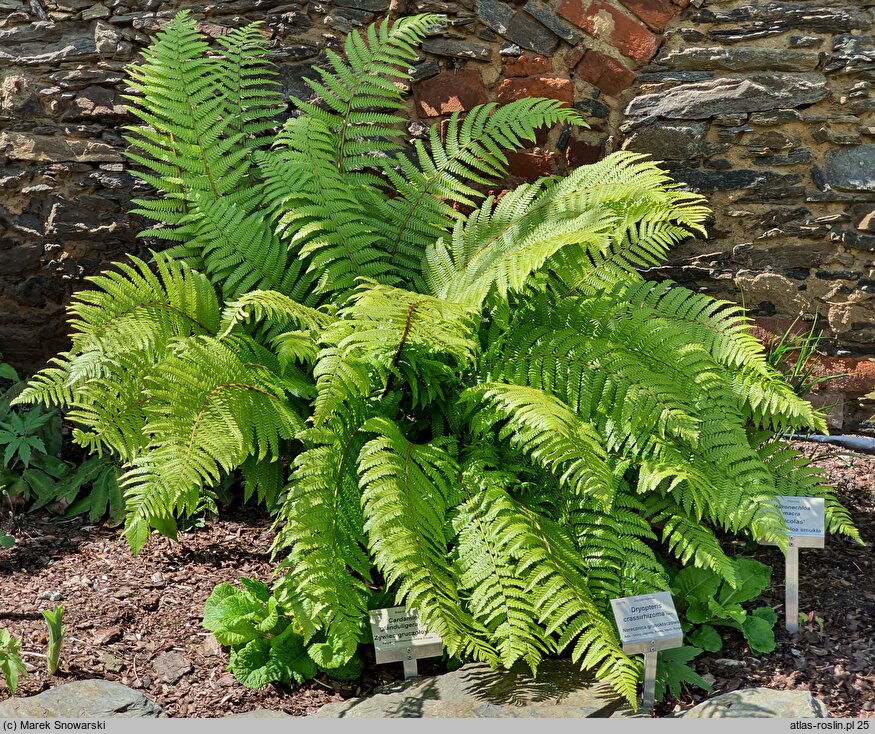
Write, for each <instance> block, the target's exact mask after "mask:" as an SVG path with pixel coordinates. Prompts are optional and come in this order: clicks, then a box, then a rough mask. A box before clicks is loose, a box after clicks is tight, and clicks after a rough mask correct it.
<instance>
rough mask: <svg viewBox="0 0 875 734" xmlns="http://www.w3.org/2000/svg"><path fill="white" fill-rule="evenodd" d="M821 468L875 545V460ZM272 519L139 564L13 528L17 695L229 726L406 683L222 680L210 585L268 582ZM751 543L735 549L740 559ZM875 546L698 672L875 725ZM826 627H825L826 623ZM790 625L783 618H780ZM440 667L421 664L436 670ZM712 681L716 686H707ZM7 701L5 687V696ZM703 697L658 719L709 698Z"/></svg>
mask: <svg viewBox="0 0 875 734" xmlns="http://www.w3.org/2000/svg"><path fill="white" fill-rule="evenodd" d="M804 450H805V452H806V453H807V454H808V455H809V456H813V457H815V458H816V461H817V463H818V464H820V465H821V466H824V467H825V468H826V469H827V471H828V475H829V478H830V480H831V481H832V482H833V483H834V485H835V486H836V487H837V488H838V489H839V496H840V497H841V499H842V501H843V502H844V503H845V505H846V506H847V507H848V508H849V510H850V511H851V514H852V515H853V518H854V520H855V522H856V523H857V526H858V528H859V530H860V532H861V534H862V536H863V538H864V539H865V540H867V541H869V542H871V541H872V539H873V538H875V487H873V484H875V457H872V456H863V455H860V454H854V453H850V452H846V451H840V450H837V449H834V448H826V447H823V446H808V445H805V446H804ZM270 528H271V521H270V519H269V518H267V517H266V516H265V515H264V514H263V513H262V512H260V511H258V510H255V509H250V508H246V509H243V510H235V511H231V512H228V513H226V514H225V516H224V517H222V518H221V519H211V520H208V521H207V522H206V524H205V525H204V527H200V528H193V529H192V530H191V531H189V532H187V533H184V534H181V535H180V541H179V542H177V543H172V542H170V541H168V540H166V539H163V538H159V537H152V538H150V540H149V541H148V543H147V544H146V546H145V548H144V549H143V551H142V553H141V554H140V555H139V556H137V557H134V556H132V555H131V552H130V550H129V549H128V546H127V544H126V543H125V541H124V539H122V538H121V537H120V533H119V531H118V529H111V528H106V527H101V526H94V525H89V524H88V523H87V522H86V521H84V520H81V519H80V520H72V521H67V522H60V523H59V522H56V521H54V520H53V519H52V518H51V517H50V516H48V515H46V514H43V513H37V514H34V515H25V516H21V517H18V518H16V520H15V521H14V523H13V524H11V525H10V523H8V522H7V523H4V526H3V527H2V528H0V530H6V531H7V532H11V533H12V534H13V535H15V536H16V538H17V541H18V544H17V545H16V546H15V547H14V548H13V549H11V550H8V551H4V550H0V627H6V628H8V629H9V630H10V631H11V632H13V634H17V635H20V636H21V637H22V638H23V642H22V650H23V651H24V652H25V653H26V655H25V661H26V663H27V664H28V669H29V671H28V676H27V677H26V678H24V679H23V680H22V682H21V684H20V686H19V691H18V695H20V696H29V695H33V694H35V693H39V692H40V691H43V690H46V689H47V688H50V687H52V686H54V685H57V684H59V683H62V682H66V681H70V680H76V679H83V678H103V679H106V680H114V681H119V682H120V683H123V684H125V685H128V686H131V687H133V688H137V689H140V690H142V691H143V692H144V693H145V694H146V695H147V696H148V697H149V698H151V699H152V700H153V701H155V702H156V703H158V704H159V705H160V706H161V707H162V708H163V709H164V710H165V712H166V713H167V715H169V716H179V717H194V716H224V715H227V714H231V713H237V712H244V711H249V710H252V709H256V708H271V709H276V710H282V711H285V712H287V713H290V714H295V715H304V714H308V713H311V712H313V711H315V710H317V709H318V708H319V707H320V706H321V705H323V704H325V703H328V702H330V701H333V700H338V699H340V698H344V697H350V696H355V695H364V694H367V693H368V692H369V691H370V690H372V689H373V688H374V687H375V686H376V685H380V684H382V683H385V682H388V681H390V680H393V679H395V678H397V677H400V675H401V665H400V664H397V665H388V666H380V667H376V666H374V665H373V664H372V660H370V659H369V660H367V666H366V671H365V674H364V675H363V676H362V677H361V678H360V679H359V680H357V681H353V682H350V683H339V682H335V681H328V680H327V679H324V678H323V679H321V680H317V681H311V682H310V683H308V684H306V685H304V686H302V687H300V688H297V689H294V690H292V689H284V688H281V687H274V686H271V687H268V688H264V689H260V690H252V689H248V688H245V687H243V686H241V685H240V684H239V683H237V681H236V680H235V679H234V677H233V676H232V675H230V674H228V673H226V672H225V667H226V665H227V661H228V656H227V653H226V652H225V651H224V650H222V648H220V647H219V646H218V645H217V644H216V642H215V640H214V639H213V638H212V635H211V634H210V633H208V632H206V630H204V629H203V628H202V627H201V625H200V621H201V616H202V613H203V605H204V601H205V600H206V598H207V596H208V595H209V593H210V591H211V590H212V588H213V586H215V585H216V584H217V583H220V582H223V581H225V582H234V581H235V580H236V579H237V578H238V577H240V576H252V577H255V578H258V579H262V580H265V581H267V580H269V578H270V574H271V571H272V570H273V567H274V566H273V564H272V563H271V562H270V560H269V557H268V549H269V546H270V542H271V538H272V533H271V529H270ZM741 549H742V548H741V546H740V545H739V546H736V547H733V548H729V550H733V551H739V550H741ZM753 555H755V556H756V557H757V558H758V559H759V560H762V561H764V562H766V563H769V564H770V565H771V566H772V567H773V568H774V573H773V575H772V584H771V586H770V588H769V589H768V590H767V591H766V594H765V598H764V600H763V603H766V604H769V605H772V606H775V607H780V608H779V611H781V612H782V611H783V559H782V557H781V555H780V552H779V551H778V550H777V549H775V548H768V547H758V548H756V549H754V550H753ZM872 559H873V556H872V551H871V548H869V547H866V548H863V547H860V546H857V545H854V544H853V543H851V542H850V541H847V540H845V539H843V538H839V539H837V538H829V539H828V541H827V544H826V548H824V549H822V550H818V549H810V550H809V549H804V550H802V551H801V553H800V568H801V574H800V576H801V579H800V582H801V583H800V587H801V588H800V610H802V611H804V612H806V613H810V616H811V618H812V622H811V623H810V624H809V625H806V627H807V629H804V630H803V631H802V632H800V633H799V634H798V635H795V636H791V635H789V634H788V633H787V632H786V631H783V630H782V629H781V630H779V631H778V635H777V637H778V648H777V649H776V650H775V652H773V653H771V654H769V655H765V656H760V657H755V656H752V655H751V654H750V653H749V651H748V650H747V649H746V647H745V646H744V644H743V640H742V638H741V637H740V636H738V635H736V634H735V633H733V634H732V635H730V636H728V638H727V640H726V642H725V645H724V648H723V650H721V651H720V652H719V653H716V654H712V655H704V654H703V655H701V656H699V657H698V658H697V659H696V660H695V661H694V664H695V668H696V670H697V671H698V672H699V673H700V674H703V675H705V676H706V677H709V676H710V677H712V678H713V685H714V692H715V693H723V692H727V691H731V690H735V689H736V688H743V687H749V686H766V687H770V688H778V689H808V690H811V692H812V693H813V694H814V695H816V696H817V697H818V698H821V699H822V700H823V701H824V702H825V703H826V704H827V706H828V708H829V711H830V713H831V714H832V715H833V716H872V717H875V590H873V588H872V584H871V582H872V578H873V572H875V565H873V560H872ZM56 604H63V605H64V608H65V615H64V621H65V624H66V626H67V628H68V633H67V639H66V641H65V647H64V650H63V653H62V657H61V672H60V674H59V675H58V676H56V677H54V678H52V677H50V676H48V675H47V673H46V671H45V666H44V665H43V660H42V659H41V658H40V657H38V655H39V654H40V653H43V652H45V624H44V623H43V620H42V617H41V616H40V614H39V610H40V609H48V608H51V607H53V606H54V605H56ZM817 617H820V618H822V620H823V630H822V632H821V630H820V629H819V624H818V622H817V621H816V618H817ZM781 622H782V623H783V619H782V620H781ZM441 669H442V665H441V663H440V661H438V660H433V661H421V663H420V670H421V671H422V672H424V673H426V674H428V673H434V672H440V671H441ZM709 679H710V678H709ZM7 695H8V692H7V691H6V690H5V689H4V688H2V684H0V699H2V698H5V697H6V696H7ZM705 697H706V696H705V694H704V693H702V692H701V691H698V690H692V691H690V692H688V694H687V695H686V696H685V697H684V698H683V699H682V700H680V701H669V702H665V703H663V704H661V705H660V706H659V707H658V710H657V713H658V714H665V713H668V712H670V711H673V710H681V709H683V708H687V707H689V706H691V705H693V704H695V703H697V702H699V701H701V700H702V699H703V698H705Z"/></svg>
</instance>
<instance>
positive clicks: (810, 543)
mask: <svg viewBox="0 0 875 734" xmlns="http://www.w3.org/2000/svg"><path fill="white" fill-rule="evenodd" d="M777 499H778V508H779V509H780V510H781V515H782V516H783V517H784V522H785V523H786V524H787V556H786V558H785V559H784V613H785V616H786V619H785V621H784V626H785V627H786V628H787V631H788V632H798V631H799V549H800V548H823V543H824V538H825V537H826V523H825V519H824V518H825V514H824V503H823V498H822V497H791V496H788V495H778V498H777ZM760 542H761V543H762V544H763V545H775V544H774V543H772V542H769V541H760Z"/></svg>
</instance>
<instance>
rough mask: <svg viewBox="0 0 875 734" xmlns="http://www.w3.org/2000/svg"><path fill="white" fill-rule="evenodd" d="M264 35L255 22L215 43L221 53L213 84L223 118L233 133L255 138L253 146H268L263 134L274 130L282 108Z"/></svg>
mask: <svg viewBox="0 0 875 734" xmlns="http://www.w3.org/2000/svg"><path fill="white" fill-rule="evenodd" d="M268 33H269V30H268V29H267V26H266V25H265V24H264V23H262V22H256V23H250V24H249V25H246V26H243V27H242V28H232V29H231V30H230V31H229V32H228V33H226V34H225V35H222V36H219V37H218V38H217V39H216V44H217V45H218V46H219V47H220V48H221V49H222V51H223V53H221V54H219V55H218V56H217V57H216V58H217V65H218V66H219V71H218V72H217V74H216V84H217V86H218V88H219V90H220V95H221V97H222V98H223V99H224V100H225V102H226V112H225V114H226V115H227V116H228V118H229V120H230V121H231V122H232V123H233V124H235V125H236V129H237V131H239V132H241V133H243V134H244V135H245V136H252V137H254V138H255V139H254V140H253V141H252V144H253V145H263V144H267V143H269V142H270V140H271V138H270V137H268V136H264V133H266V132H268V131H270V130H271V129H272V128H274V127H275V126H276V121H275V117H276V115H277V114H278V113H280V112H282V111H283V110H285V108H286V105H285V103H284V102H283V99H282V96H281V94H280V84H279V82H278V81H277V77H278V76H279V72H278V71H277V69H276V68H275V66H274V65H273V64H272V63H271V62H270V61H268V60H267V34H268Z"/></svg>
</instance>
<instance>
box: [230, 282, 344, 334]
mask: <svg viewBox="0 0 875 734" xmlns="http://www.w3.org/2000/svg"><path fill="white" fill-rule="evenodd" d="M333 320H334V318H333V317H332V316H331V315H330V314H329V313H326V312H325V311H318V310H316V309H314V308H309V307H307V306H303V305H301V304H300V303H298V302H297V301H295V300H293V299H291V298H289V297H288V296H287V295H284V294H283V293H278V292H277V291H270V290H254V291H250V292H248V293H245V294H243V295H242V296H240V297H239V298H238V299H237V300H236V301H233V302H231V303H228V304H226V305H225V309H224V311H222V323H221V324H220V325H219V329H218V331H219V335H220V336H227V335H228V334H230V333H231V331H232V330H233V329H234V327H235V326H237V325H238V324H241V323H245V322H249V321H265V322H268V323H270V324H271V325H274V326H276V327H278V328H280V329H289V328H293V327H299V328H301V329H304V330H307V331H310V332H319V331H321V330H322V329H325V328H327V327H328V325H329V324H331V322H332V321H333Z"/></svg>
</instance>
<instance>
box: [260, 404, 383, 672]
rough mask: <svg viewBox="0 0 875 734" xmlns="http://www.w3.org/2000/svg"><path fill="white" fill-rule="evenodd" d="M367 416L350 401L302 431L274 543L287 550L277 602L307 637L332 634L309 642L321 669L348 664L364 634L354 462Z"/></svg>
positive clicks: (364, 573) (365, 573) (366, 568)
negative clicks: (347, 406) (330, 417)
mask: <svg viewBox="0 0 875 734" xmlns="http://www.w3.org/2000/svg"><path fill="white" fill-rule="evenodd" d="M365 419H366V414H365V413H364V411H362V409H361V408H360V407H359V406H350V410H349V411H347V412H346V413H345V414H344V415H343V416H340V417H338V418H336V419H335V420H333V421H332V423H331V424H330V425H329V426H326V427H324V428H313V429H309V430H308V431H306V432H305V433H304V434H302V435H301V436H300V438H301V440H303V441H304V445H305V450H304V451H303V452H301V453H300V454H298V456H297V457H296V458H295V462H294V467H293V469H292V473H291V476H290V479H289V487H288V495H287V499H286V501H285V503H284V504H283V507H282V508H281V510H280V513H279V516H278V520H277V525H278V532H277V535H276V538H275V540H274V543H273V549H272V550H273V553H274V554H275V555H277V554H279V553H284V554H285V558H284V559H283V560H282V561H281V562H280V565H279V568H278V570H279V571H285V572H286V573H285V575H284V576H283V577H282V580H281V582H280V583H279V586H278V589H279V590H278V593H277V596H278V598H279V600H280V602H281V603H282V604H283V606H284V608H286V609H287V610H288V611H289V612H291V613H294V616H295V620H296V621H297V623H298V624H300V625H301V627H302V629H303V632H304V635H305V637H306V638H307V639H308V640H309V639H312V638H313V636H314V635H315V634H316V633H317V632H319V631H322V632H324V633H325V635H326V636H327V637H328V640H327V641H326V642H314V643H313V644H311V645H310V648H309V654H310V656H311V657H312V658H313V660H315V661H316V663H317V664H319V665H322V666H324V667H337V666H338V665H341V664H343V663H344V662H345V661H346V660H348V659H349V658H350V657H351V656H352V655H353V653H354V652H355V649H356V646H357V645H358V643H359V641H360V640H361V639H362V636H363V635H364V620H365V617H366V611H367V588H366V586H365V583H366V582H367V581H369V580H370V573H371V564H370V560H369V558H368V554H367V552H366V550H365V548H366V541H365V533H364V519H363V517H362V511H361V491H360V490H359V482H358V474H357V468H356V461H357V459H358V456H359V453H360V452H361V449H362V446H363V445H364V444H365V442H366V440H367V435H366V434H365V433H364V432H363V431H362V430H361V426H362V424H363V423H364V421H365Z"/></svg>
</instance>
